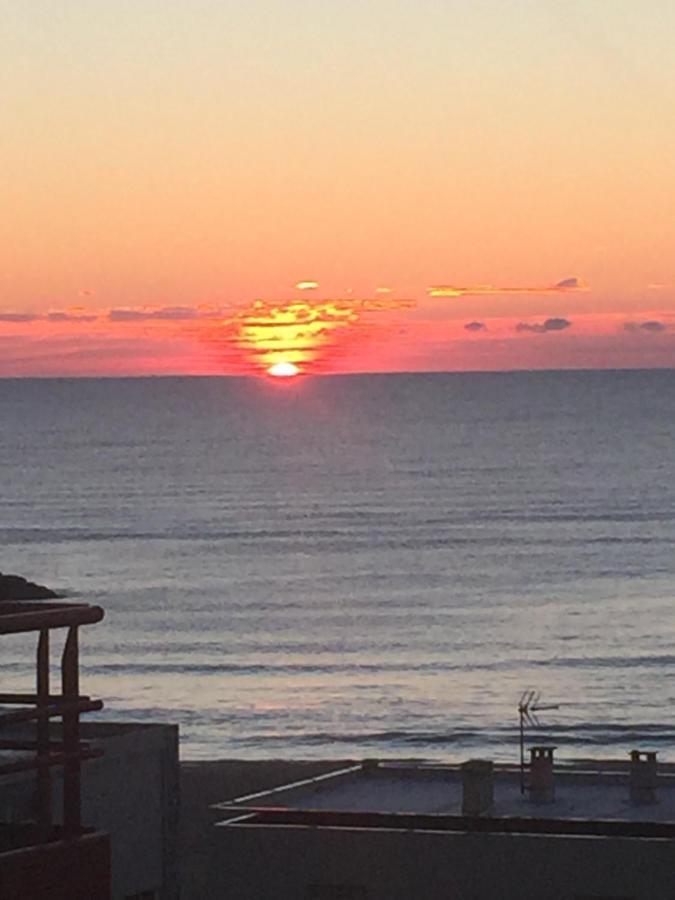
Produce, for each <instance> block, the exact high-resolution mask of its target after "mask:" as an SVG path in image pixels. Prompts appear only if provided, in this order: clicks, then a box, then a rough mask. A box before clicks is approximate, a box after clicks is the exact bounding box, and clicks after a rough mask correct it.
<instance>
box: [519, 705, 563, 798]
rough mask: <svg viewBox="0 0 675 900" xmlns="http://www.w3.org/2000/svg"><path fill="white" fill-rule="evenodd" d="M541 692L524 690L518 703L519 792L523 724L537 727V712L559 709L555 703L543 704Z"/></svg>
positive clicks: (522, 773)
mask: <svg viewBox="0 0 675 900" xmlns="http://www.w3.org/2000/svg"><path fill="white" fill-rule="evenodd" d="M540 698H541V694H540V693H539V692H538V691H524V692H523V695H522V697H521V698H520V703H519V704H518V724H519V727H520V793H521V794H524V793H525V726H526V725H527V726H529V727H530V728H539V726H540V725H541V722H540V721H539V719H538V718H537V713H539V712H544V710H547V709H559V708H560V707H559V705H558V704H557V703H549V704H547V705H543V704H541V703H540V702H539V700H540Z"/></svg>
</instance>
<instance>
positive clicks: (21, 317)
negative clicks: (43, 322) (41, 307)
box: [0, 313, 40, 322]
mask: <svg viewBox="0 0 675 900" xmlns="http://www.w3.org/2000/svg"><path fill="white" fill-rule="evenodd" d="M39 318H40V316H36V315H34V314H33V313H0V322H37V320H38V319H39Z"/></svg>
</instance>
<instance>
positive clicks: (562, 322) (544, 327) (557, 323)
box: [516, 318, 572, 334]
mask: <svg viewBox="0 0 675 900" xmlns="http://www.w3.org/2000/svg"><path fill="white" fill-rule="evenodd" d="M571 325H572V323H571V322H570V321H569V319H558V318H554V319H546V320H545V321H544V322H532V323H530V322H518V324H517V325H516V331H518V332H525V331H530V332H532V333H533V334H546V333H547V332H549V331H565V329H566V328H570V327H571Z"/></svg>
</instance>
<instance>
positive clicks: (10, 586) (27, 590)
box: [0, 572, 58, 602]
mask: <svg viewBox="0 0 675 900" xmlns="http://www.w3.org/2000/svg"><path fill="white" fill-rule="evenodd" d="M57 597H58V594H55V593H54V591H51V590H50V589H49V588H46V587H43V586H42V585H41V584H35V583H34V582H32V581H27V580H26V579H25V578H21V576H20V575H3V574H2V572H0V602H1V601H3V600H55V599H57Z"/></svg>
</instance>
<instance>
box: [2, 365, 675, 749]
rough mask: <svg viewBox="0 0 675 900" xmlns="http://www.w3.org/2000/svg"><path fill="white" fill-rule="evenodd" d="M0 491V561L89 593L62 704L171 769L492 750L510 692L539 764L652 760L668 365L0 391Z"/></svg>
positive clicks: (673, 446) (665, 590) (661, 646)
mask: <svg viewBox="0 0 675 900" xmlns="http://www.w3.org/2000/svg"><path fill="white" fill-rule="evenodd" d="M0 486H1V493H0V501H1V505H0V570H2V571H4V572H14V573H19V574H22V575H24V576H26V577H29V578H31V579H33V580H37V581H40V582H42V583H45V584H47V585H49V586H51V587H54V588H55V589H57V590H58V591H59V592H62V593H63V594H64V595H66V596H68V597H70V598H73V599H77V600H86V601H89V602H91V603H96V604H100V605H101V606H103V607H104V608H105V611H106V616H105V619H104V621H103V622H102V623H100V624H99V625H95V626H90V627H87V628H84V629H83V630H82V636H81V644H82V666H81V669H82V675H81V681H82V690H83V691H85V692H86V693H89V694H93V695H96V696H100V697H102V698H103V699H104V701H105V703H106V712H105V713H103V715H105V716H107V717H108V718H114V719H120V720H136V721H145V722H150V721H169V722H177V723H178V724H179V725H180V731H181V741H182V753H183V755H184V756H185V757H186V758H206V757H225V756H236V757H244V758H251V759H253V758H269V757H297V758H300V757H304V758H312V757H333V758H338V757H339V758H345V757H352V756H359V757H360V756H377V757H382V758H387V757H389V758H391V757H406V758H410V757H414V758H426V759H438V758H443V759H463V758H467V757H469V756H477V755H485V756H490V757H492V758H495V759H500V760H513V761H515V760H516V759H517V752H518V751H517V725H518V718H517V714H516V707H517V704H518V701H519V698H520V696H521V694H522V692H523V691H524V690H526V689H529V688H531V689H535V690H538V691H540V692H541V701H540V702H541V703H542V704H546V705H548V704H555V705H558V709H554V710H549V711H547V712H545V713H544V714H542V717H541V725H540V727H539V728H533V729H531V730H530V731H529V733H528V740H531V741H537V742H545V741H551V742H553V743H555V744H556V745H557V746H558V747H559V748H560V749H559V751H558V752H559V753H560V754H561V755H562V756H563V757H572V756H589V757H590V756H615V757H624V756H625V753H626V752H627V751H628V750H630V749H631V748H633V747H639V748H644V749H656V750H659V751H661V753H662V756H663V758H665V759H668V758H669V754H670V758H675V748H673V743H674V741H675V372H673V371H632V372H631V371H625V372H559V373H511V374H461V375H457V374H429V375H425V374H416V375H405V374H400V375H377V376H376V375H369V376H349V377H346V376H343V377H331V378H309V377H307V378H295V379H288V380H283V381H282V380H281V379H279V380H273V379H268V380H265V379H239V378H153V379H81V380H68V379H64V380H51V379H49V380H48V379H44V380H40V379H35V380H28V379H26V380H4V381H0ZM31 641H32V638H20V639H19V638H15V639H12V638H4V639H2V646H0V679H1V680H2V684H3V685H4V686H5V687H4V689H6V690H14V689H18V688H19V686H20V685H23V686H24V687H25V686H26V684H28V689H32V681H31V678H32V672H33V668H32V666H33V655H32V654H33V649H34V648H33V644H32V643H31ZM56 661H57V653H56V650H55V653H54V662H56ZM55 675H56V670H55Z"/></svg>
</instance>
